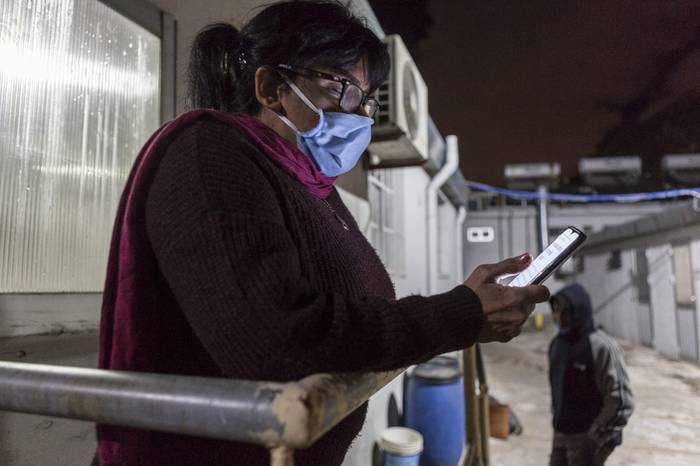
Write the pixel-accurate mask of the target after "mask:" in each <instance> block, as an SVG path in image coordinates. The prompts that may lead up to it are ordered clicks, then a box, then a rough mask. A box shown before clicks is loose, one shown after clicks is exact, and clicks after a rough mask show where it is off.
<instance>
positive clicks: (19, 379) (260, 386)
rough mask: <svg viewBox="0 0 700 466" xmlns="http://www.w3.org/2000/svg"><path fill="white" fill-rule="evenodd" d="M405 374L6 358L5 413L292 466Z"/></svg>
mask: <svg viewBox="0 0 700 466" xmlns="http://www.w3.org/2000/svg"><path fill="white" fill-rule="evenodd" d="M401 372H402V371H392V372H383V373H363V374H336V375H332V374H318V375H312V376H309V377H306V378H304V379H302V380H299V381H297V382H288V383H275V382H256V381H249V380H236V379H224V378H206V377H192V376H181V375H165V374H147V373H141V372H121V371H108V370H100V369H85V368H78V367H67V366H49V365H43V364H27V363H14V362H0V410H6V411H15V412H23V413H32V414H43V415H48V416H55V417H63V418H71V419H81V420H85V421H93V422H97V423H101V424H110V425H118V426H123V427H135V428H141V429H148V430H157V431H163V432H172V433H178V434H186V435H195V436H200V437H210V438H215V439H221V440H228V441H237V442H246V443H254V444H258V445H262V446H264V447H266V448H268V449H269V450H270V464H271V465H273V466H291V465H293V464H294V450H295V449H299V448H307V447H309V446H311V445H313V444H314V442H316V440H318V439H319V438H320V437H321V436H322V435H323V434H325V433H326V432H328V431H329V430H330V429H332V428H333V427H334V426H335V425H336V424H338V423H339V422H340V421H341V420H343V419H344V418H345V417H346V416H347V415H348V414H350V413H351V412H352V411H354V410H355V409H357V408H358V407H359V406H360V405H362V403H364V402H365V401H367V400H368V399H369V397H370V396H372V395H373V394H374V393H376V392H377V391H378V390H379V389H381V388H382V387H383V386H384V385H386V384H387V383H389V382H390V381H391V380H393V379H394V378H395V377H396V376H397V375H399V374H400V373H401Z"/></svg>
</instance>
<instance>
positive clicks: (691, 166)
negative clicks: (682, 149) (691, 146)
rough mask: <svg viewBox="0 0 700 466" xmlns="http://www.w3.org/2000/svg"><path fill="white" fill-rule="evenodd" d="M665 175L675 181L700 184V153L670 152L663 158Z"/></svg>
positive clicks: (685, 183) (688, 184) (695, 185)
mask: <svg viewBox="0 0 700 466" xmlns="http://www.w3.org/2000/svg"><path fill="white" fill-rule="evenodd" d="M661 170H662V171H663V173H664V177H665V178H667V179H669V180H670V181H673V182H675V183H678V184H681V185H685V186H692V187H697V186H700V154H668V155H665V156H664V158H663V159H662V160H661Z"/></svg>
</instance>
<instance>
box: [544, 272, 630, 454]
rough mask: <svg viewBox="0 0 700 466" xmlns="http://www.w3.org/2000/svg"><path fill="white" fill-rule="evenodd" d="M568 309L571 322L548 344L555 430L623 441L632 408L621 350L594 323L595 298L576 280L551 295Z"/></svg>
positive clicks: (598, 438)
mask: <svg viewBox="0 0 700 466" xmlns="http://www.w3.org/2000/svg"><path fill="white" fill-rule="evenodd" d="M552 299H558V300H560V301H562V302H563V303H564V304H565V306H566V307H567V308H568V309H569V315H570V324H569V326H568V328H566V329H561V330H560V331H559V333H558V334H557V336H556V337H555V338H554V340H552V343H551V344H550V347H549V381H550V386H551V390H552V413H553V426H554V430H555V431H556V432H561V433H564V434H577V433H582V432H587V433H588V435H589V437H590V438H591V439H592V440H594V441H595V442H596V443H598V444H599V445H602V444H605V443H608V442H611V441H612V442H615V443H619V442H620V441H621V431H622V428H623V427H624V426H625V425H626V424H627V420H628V419H629V417H630V416H631V414H632V410H633V408H634V404H633V398H632V391H631V388H630V384H629V378H628V377H627V371H626V369H625V363H624V359H623V355H622V350H621V349H620V347H619V346H618V344H617V343H616V342H615V340H613V339H612V338H611V337H610V336H608V335H607V334H606V333H605V332H603V331H602V330H600V329H596V328H595V326H594V324H593V312H592V308H591V300H590V298H589V296H588V293H587V292H586V290H585V289H584V288H583V287H582V286H581V285H578V284H573V285H570V286H567V287H566V288H564V289H562V290H561V291H559V293H557V294H556V295H554V296H553V297H552Z"/></svg>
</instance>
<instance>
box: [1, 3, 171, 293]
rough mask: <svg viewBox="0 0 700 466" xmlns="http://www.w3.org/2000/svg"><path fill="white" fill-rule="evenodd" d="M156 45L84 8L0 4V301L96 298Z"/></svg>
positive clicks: (153, 89) (154, 109)
mask: <svg viewBox="0 0 700 466" xmlns="http://www.w3.org/2000/svg"><path fill="white" fill-rule="evenodd" d="M159 79H160V40H159V39H158V38H157V37H156V36H154V35H152V34H151V33H149V32H148V31H146V30H145V29H143V28H141V27H140V26H138V25H136V24H135V23H133V22H131V21H130V20H128V19H127V18H125V17H123V16H121V15H119V14H117V13H116V12H114V11H113V10H111V9H110V8H108V7H107V6H105V5H104V4H102V3H100V2H98V1H96V0H53V1H34V0H2V2H0V293H9V292H87V291H100V290H101V289H102V286H103V282H104V274H105V268H106V258H107V253H108V249H109V239H110V236H111V230H112V224H113V221H114V214H115V212H116V207H117V204H118V201H119V196H120V195H121V190H122V188H123V185H124V182H125V181H126V177H127V175H128V173H129V170H130V168H131V164H132V162H133V160H134V158H135V156H136V154H137V153H138V150H139V149H140V147H141V145H142V144H143V143H144V142H145V141H146V139H147V138H148V136H150V134H151V133H152V132H153V131H154V130H155V129H156V128H157V126H158V123H159V109H160V102H159V99H160V88H159Z"/></svg>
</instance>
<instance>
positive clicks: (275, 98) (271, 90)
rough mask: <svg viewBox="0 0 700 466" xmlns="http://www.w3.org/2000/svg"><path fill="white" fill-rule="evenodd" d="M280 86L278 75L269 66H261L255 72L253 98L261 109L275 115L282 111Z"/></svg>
mask: <svg viewBox="0 0 700 466" xmlns="http://www.w3.org/2000/svg"><path fill="white" fill-rule="evenodd" d="M282 86H283V85H282V84H281V83H280V77H279V74H278V73H277V72H276V71H275V70H273V69H272V68H270V67H269V66H261V67H259V68H258V69H257V70H256V71H255V98H256V99H257V101H258V103H259V104H260V105H261V106H262V107H264V108H268V109H270V110H273V111H275V112H277V113H280V112H282V111H283V109H282V102H281V100H280V97H281V95H280V91H281V87H282Z"/></svg>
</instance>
